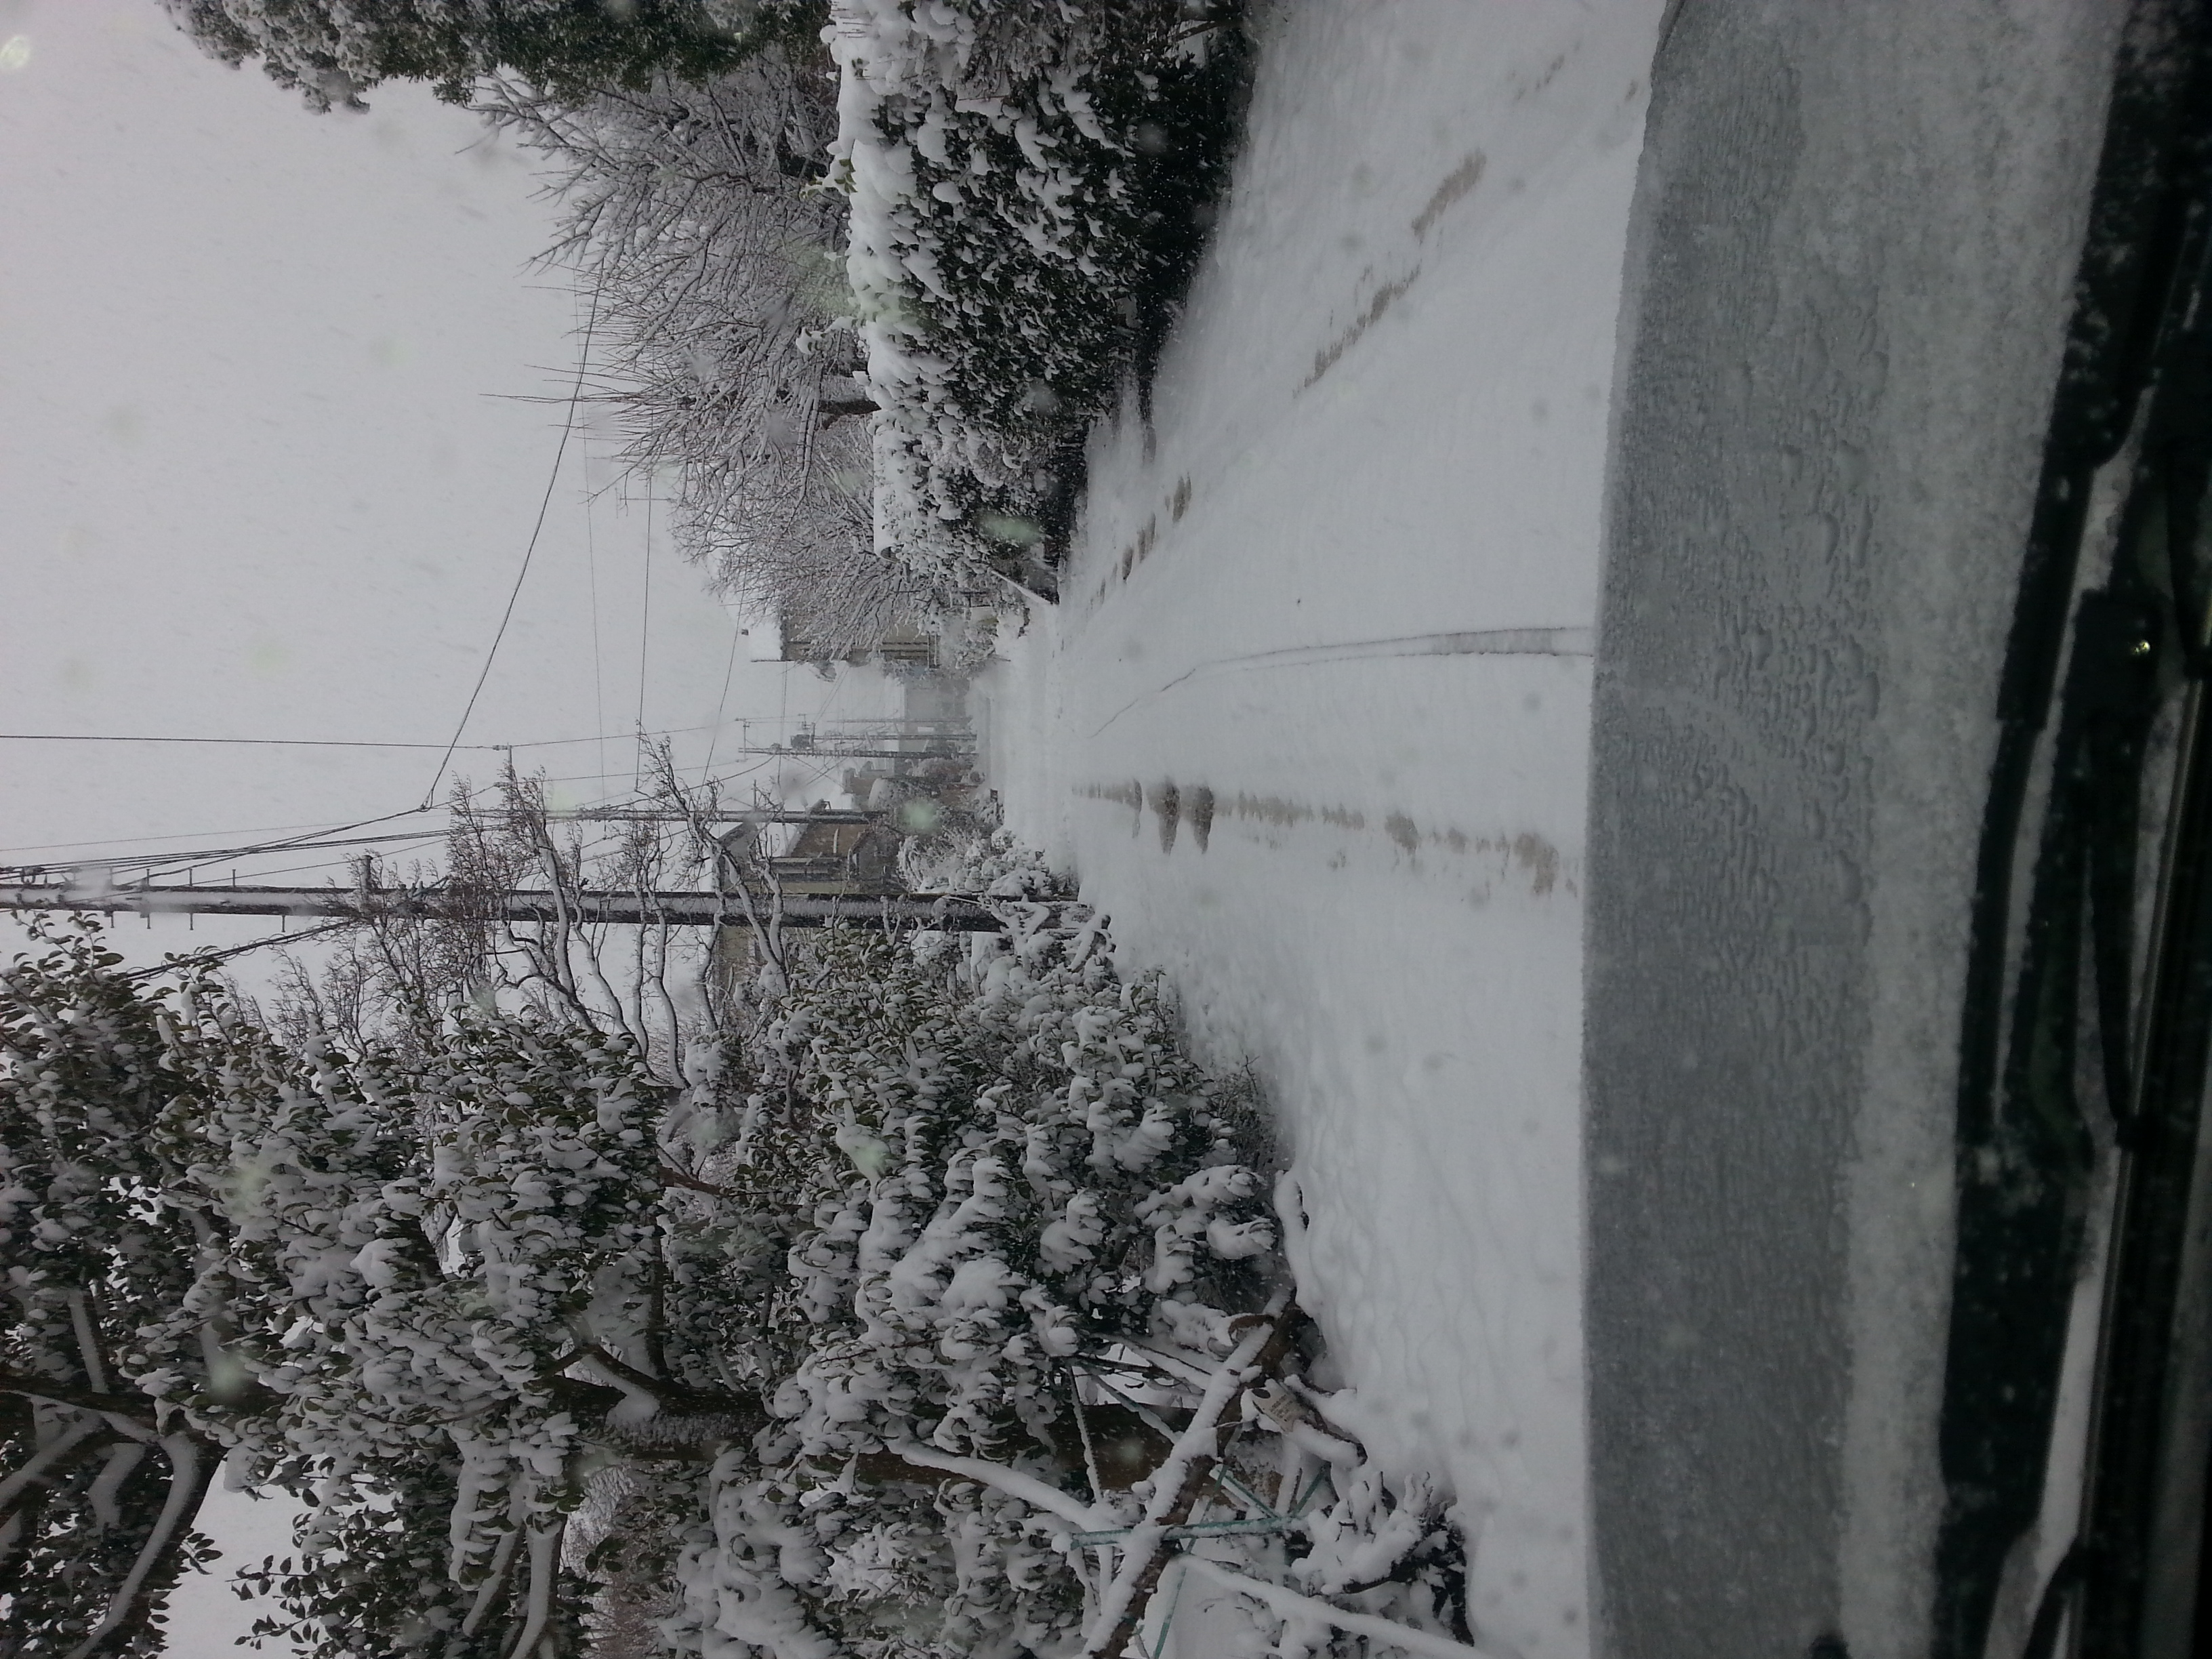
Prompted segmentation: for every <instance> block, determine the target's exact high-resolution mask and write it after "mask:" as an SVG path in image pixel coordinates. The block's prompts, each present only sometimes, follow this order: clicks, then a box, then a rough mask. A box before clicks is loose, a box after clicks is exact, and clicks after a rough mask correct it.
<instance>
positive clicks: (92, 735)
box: [0, 732, 509, 755]
mask: <svg viewBox="0 0 2212 1659" xmlns="http://www.w3.org/2000/svg"><path fill="white" fill-rule="evenodd" d="M0 743H216V744H253V745H269V746H272V747H277V748H286V749H443V750H446V752H447V754H448V755H450V754H452V753H453V749H452V748H449V747H448V746H447V745H446V744H441V743H373V742H370V741H369V740H368V739H367V738H161V737H141V736H114V735H111V734H109V733H106V732H0ZM455 746H456V747H459V748H462V749H489V750H500V749H505V748H507V747H508V746H509V745H507V744H503V743H465V744H458V745H455Z"/></svg>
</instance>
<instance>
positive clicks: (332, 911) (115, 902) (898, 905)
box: [0, 883, 1006, 933]
mask: <svg viewBox="0 0 2212 1659" xmlns="http://www.w3.org/2000/svg"><path fill="white" fill-rule="evenodd" d="M754 906H755V908H756V909H757V910H759V911H760V912H761V913H762V914H763V915H767V913H768V912H769V911H770V910H771V909H773V910H774V911H775V913H776V915H777V916H778V918H779V919H780V920H781V922H782V924H783V926H785V927H825V926H827V925H829V923H831V922H839V923H842V924H843V925H844V926H846V927H860V928H866V929H869V930H871V931H875V932H891V931H895V930H896V929H899V928H902V927H928V928H934V929H936V930H937V931H939V932H940V933H1001V932H1003V931H1004V930H1005V928H1006V923H1005V922H1003V921H1000V919H999V917H998V916H997V915H995V914H994V913H993V912H992V911H991V910H990V909H988V908H986V907H985V906H984V905H983V904H981V902H978V901H976V900H975V899H973V898H968V897H963V896H945V897H924V896H915V895H913V894H901V895H896V896H883V897H878V896H872V895H858V894H856V895H853V896H842V895H841V896H817V895H813V894H793V895H791V896H787V897H784V898H781V899H775V898H770V897H768V896H756V898H755V901H754ZM0 910H98V911H101V912H104V913H106V914H107V915H117V914H124V915H143V916H173V915H202V916H209V915H214V916H336V917H338V918H340V919H358V920H362V921H366V920H368V918H370V917H372V916H425V917H436V916H454V917H458V918H464V919H466V920H470V921H477V920H483V921H509V922H540V923H550V922H558V921H569V922H574V923H578V924H593V923H599V922H612V923H617V924H627V925H629V926H633V927H635V926H638V925H641V924H643V925H646V926H663V925H665V926H669V927H750V925H751V923H750V921H748V920H747V918H746V915H745V908H744V901H743V899H742V898H741V897H740V896H738V895H737V894H736V893H733V892H725V893H714V892H658V893H637V892H629V893H621V892H592V891H589V890H586V891H584V892H581V893H556V892H551V891H544V890H541V891H537V892H511V893H504V894H499V895H495V896H492V895H487V896H483V897H477V896H471V897H470V898H468V899H466V900H465V901H461V902H455V901H454V900H453V898H452V897H451V896H448V895H446V894H443V893H441V892H439V891H438V890H435V889H430V890H420V889H399V890H384V889H370V890H362V889H349V888H341V887H252V886H242V887H152V886H148V887H133V888H117V889H110V890H107V891H105V892H94V891H92V890H84V889H77V888H72V887H69V886H64V885H61V884H52V883H49V884H40V885H38V886H33V887H7V888H0Z"/></svg>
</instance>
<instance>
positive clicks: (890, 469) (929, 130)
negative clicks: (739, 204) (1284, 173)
mask: <svg viewBox="0 0 2212 1659" xmlns="http://www.w3.org/2000/svg"><path fill="white" fill-rule="evenodd" d="M1236 10H1237V8H1236V7H1235V6H1234V5H1233V4H1231V3H1226V0H1224V3H1218V4H1217V3H1204V0H1201V3H1197V4H1192V3H1187V0H1122V3H1115V4H1081V5H1078V4H1068V3H1062V0H1018V3H1006V0H835V3H834V4H833V6H832V9H831V19H832V21H831V27H830V34H829V40H830V49H831V52H833V53H834V54H835V56H836V60H837V64H838V67H839V70H840V71H841V74H842V82H841V91H840V95H839V106H838V130H837V143H836V155H837V167H836V172H835V173H834V175H833V177H834V179H835V181H836V183H837V184H838V185H840V186H841V187H842V189H843V190H844V191H846V193H847V195H848V197H849V198H850V202H851V209H852V222H851V228H850V232H849V244H848V254H847V258H848V269H849V271H850V275H851V281H852V288H853V292H854V297H855V300H856V301H857V303H858V306H859V307H860V318H861V327H860V332H861V337H862V339H863V341H864V342H865V344H866V353H867V368H868V375H869V381H870V384H871V385H872V387H873V389H874V393H875V398H876V401H877V402H878V404H880V405H881V406H882V409H883V411H884V412H883V413H882V414H881V415H879V416H878V417H877V420H876V422H875V426H876V432H875V446H876V450H875V453H876V480H875V485H876V495H875V500H876V535H877V538H878V544H880V545H883V546H884V547H887V548H890V549H892V550H896V553H897V555H898V556H899V557H900V558H901V559H902V560H903V561H904V562H906V563H907V564H908V565H909V566H910V567H911V568H914V569H915V570H917V571H920V572H921V573H923V574H927V576H929V577H931V578H932V579H933V580H940V581H944V582H946V583H947V584H949V585H952V586H975V585H976V583H977V581H978V579H979V578H980V577H981V576H982V575H984V574H987V573H988V572H990V571H992V570H997V571H999V572H1000V573H1002V574H1005V573H1013V574H1019V575H1021V576H1022V578H1023V579H1024V580H1026V581H1029V582H1030V583H1033V584H1034V583H1039V582H1042V581H1045V580H1047V578H1046V576H1045V574H1044V569H1045V567H1044V565H1043V563H1042V561H1041V560H1040V558H1039V556H1038V555H1039V554H1040V552H1042V551H1044V550H1042V549H1040V548H1039V545H1038V544H1040V542H1041V541H1042V539H1043V538H1045V536H1046V535H1047V533H1048V530H1049V529H1050V527H1051V526H1052V524H1053V522H1054V520H1055V519H1056V518H1057V517H1058V516H1060V514H1061V513H1064V511H1065V507H1066V500H1067V492H1068V491H1069V490H1070V489H1072V488H1073V483H1074V482H1075V480H1074V471H1075V469H1076V468H1077V467H1078V466H1079V463H1080V451H1081V445H1082V437H1083V433H1084V431H1085V428H1086V426H1087V425H1088V423H1089V422H1090V420H1091V417H1092V416H1095V415H1096V414H1097V413H1098V412H1099V411H1100V410H1103V408H1105V407H1106V406H1107V404H1109V401H1110V400H1111V398H1113V397H1114V395H1115V389H1116V387H1117V386H1118V384H1119V382H1120V380H1121V376H1122V375H1123V374H1124V373H1125V372H1126V371H1127V369H1128V368H1129V367H1130V365H1131V363H1132V362H1133V360H1134V359H1135V358H1136V357H1137V356H1138V355H1139V351H1140V349H1142V348H1143V347H1144V346H1145V344H1146V342H1147V340H1148V339H1152V340H1156V338H1157V336H1158V332H1159V331H1160V329H1161V328H1162V327H1163V326H1164V319H1163V318H1162V316H1161V314H1160V308H1161V305H1162V302H1163V299H1164V294H1165V292H1166V290H1167V289H1169V288H1170V287H1171V286H1172V284H1173V283H1174V281H1175V280H1176V277H1177V276H1178V275H1179V274H1180V273H1182V271H1184V270H1187V268H1188V264H1189V262H1190V260H1191V258H1193V256H1194V249H1195V245H1196V240H1197V235H1198V232H1199V222H1200V219H1202V217H1203V216H1204V214H1205V212H1206V208H1207V204H1208V203H1209V202H1210V200H1211V197H1212V194H1213V193H1214V191H1215V190H1216V188H1217V187H1218V180H1219V173H1220V167H1221V164H1222V160H1223V153H1224V151H1225V147H1226V136H1227V131H1228V126H1229V112H1230V108H1231V103H1232V101H1233V87H1234V83H1235V74H1234V70H1233V61H1232V60H1233V58H1234V56H1235V50H1236V46H1237V36H1236V33H1235V21H1234V15H1235V12H1236Z"/></svg>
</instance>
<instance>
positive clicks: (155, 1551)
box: [0, 923, 255, 1659]
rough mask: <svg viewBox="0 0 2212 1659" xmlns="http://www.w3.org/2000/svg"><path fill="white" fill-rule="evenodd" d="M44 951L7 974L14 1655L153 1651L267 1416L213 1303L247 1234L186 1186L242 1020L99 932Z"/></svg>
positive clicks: (6, 1599)
mask: <svg viewBox="0 0 2212 1659" xmlns="http://www.w3.org/2000/svg"><path fill="white" fill-rule="evenodd" d="M33 944H34V945H36V946H37V947H39V948H40V954H38V955H36V956H34V957H27V958H19V959H18V960H16V961H15V963H12V964H11V965H9V966H8V967H7V968H5V969H0V1260H4V1261H5V1264H6V1266H5V1271H4V1279H0V1285H3V1286H4V1288H0V1320H4V1322H5V1323H4V1326H0V1472H4V1473H0V1628H4V1631H5V1634H4V1635H0V1653H9V1654H15V1653H25V1654H30V1653H48V1654H61V1653H74V1654H79V1655H82V1656H86V1659H89V1656H92V1655H94V1654H100V1655H119V1654H125V1653H141V1652H150V1651H154V1650H155V1649H156V1648H157V1647H158V1645H159V1636H158V1632H157V1631H156V1629H155V1620H156V1613H157V1609H158V1607H159V1604H160V1601H161V1597H162V1596H163V1595H164V1594H165V1593H166V1591H167V1589H168V1587H169V1585H170V1584H171V1583H173V1582H174V1581H175V1579H176V1577H177V1576H178V1575H179V1573H180V1572H182V1571H185V1570H187V1569H188V1568H189V1567H191V1565H193V1564H194V1563H195V1562H196V1561H197V1559H200V1558H201V1557H202V1556H203V1555H204V1553H205V1551H206V1548H207V1544H206V1541H205V1540H204V1539H203V1538H201V1537H199V1536H198V1535H197V1534H195V1533H193V1531H192V1530H191V1521H192V1518H193V1516H194V1515H195V1514H196V1513H197V1507H198V1501H199V1496H200V1494H201V1493H202V1492H204V1489H205V1486H206V1483H207V1480H208V1479H209V1478H210V1475H211V1474H212V1473H213V1470H214V1468H215V1464H216V1461H217V1459H218V1457H219V1456H220V1452H219V1450H218V1449H217V1447H216V1441H215V1439H214V1438H213V1437H212V1435H211V1433H210V1426H209V1425H210V1424H212V1423H214V1422H218V1421H228V1420H236V1419H239V1418H240V1417H242V1416H246V1415H250V1414H251V1413H252V1409H253V1407H254V1405H255V1401H254V1398H253V1390H252V1389H251V1388H250V1387H248V1386H247V1385H246V1380H245V1379H244V1377H243V1376H242V1374H241V1373H240V1370H239V1369H238V1367H237V1366H236V1365H235V1364H233V1363H232V1362H231V1360H230V1358H229V1356H228V1342H229V1340H230V1339H231V1336H232V1334H233V1333H234V1329H235V1328H236V1325H237V1322H238V1321H239V1320H240V1318H241V1317H243V1316H250V1310H246V1309H242V1308H240V1307H239V1306H237V1305H234V1304H230V1303H228V1302H227V1301H225V1300H224V1299H223V1298H221V1297H210V1296H197V1297H196V1296H195V1291H197V1289H198V1288H199V1286H198V1280H199V1277H200V1275H201V1273H203V1272H204V1270H205V1269H206V1268H207V1267H209V1266H210V1264H211V1263H213V1262H216V1261H220V1260H221V1259H222V1255H223V1254H224V1252H225V1250H226V1249H227V1247H228V1225H227V1223H226V1220H225V1218H223V1216H222V1213H221V1212H220V1209H219V1207H218V1206H216V1204H215V1203H214V1202H213V1201H212V1200H211V1199H210V1196H209V1194H206V1193H204V1191H197V1190H195V1189H193V1188H191V1186H190V1185H189V1184H188V1183H186V1182H184V1181H182V1179H181V1175H182V1171H183V1170H184V1168H185V1165H186V1164H188V1163H190V1162H191V1161H192V1160H193V1159H194V1158H196V1157H197V1139H196V1138H197V1133H198V1127H199V1122H200V1115H201V1113H202V1110H203V1109H204V1106H205V1105H206V1103H207V1100H208V1094H207V1089H206V1068H205V1065H204V1062H205V1061H206V1060H207V1059H208V1056H209V1055H210V1054H211V1053H212V1052H215V1051H219V1050H220V1049H222V1048H224V1047H225V1046H227V1044H228V1034H229V1029H230V1024H229V1022H230V1018H231V1011H228V1010H227V1009H224V1008H222V1006H220V1005H219V1004H216V1003H211V1002H210V1000H208V999H210V997H211V996H212V995H213V993H212V991H211V989H210V987H208V986H207V985H205V984H204V983H199V984H192V985H188V986H187V987H185V988H183V989H182V990H179V991H177V992H175V993H173V994H171V995H169V996H167V997H155V996H150V995H147V994H143V993H142V992H141V991H140V990H139V989H138V988H137V987H136V986H134V985H133V984H131V982H130V981H127V980H125V979H124V978H122V977H121V976H120V975H118V974H117V973H116V971H115V969H116V964H117V963H118V957H116V956H115V955H114V954H113V953H112V952H111V951H106V950H105V949H104V948H103V947H102V945H101V944H100V939H99V937H98V934H97V933H96V931H95V930H94V929H93V928H91V927H88V926H86V927H80V926H76V925H75V924H66V923H65V924H62V925H60V926H58V927H52V928H49V929H42V930H36V931H34V933H33ZM185 1405H189V1407H191V1412H190V1413H187V1412H185V1411H184V1410H180V1409H179V1407H183V1406H185ZM194 1414H197V1416H198V1417H200V1418H203V1419H205V1420H204V1421H195V1420H193V1418H194Z"/></svg>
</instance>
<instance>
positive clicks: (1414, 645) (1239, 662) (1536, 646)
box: [1091, 628, 1597, 738]
mask: <svg viewBox="0 0 2212 1659" xmlns="http://www.w3.org/2000/svg"><path fill="white" fill-rule="evenodd" d="M1596 642H1597V630H1596V629H1591V628H1492V629H1480V630H1477V631H1474V632H1471V633H1457V634H1409V635H1406V636H1404V637H1403V638H1400V639H1391V640H1360V641H1353V642H1351V643H1348V644H1344V645H1300V646H1292V647H1288V648H1287V649H1285V650H1280V651H1257V652H1255V653H1252V654H1251V655H1249V656H1245V657H1222V658H1218V659H1216V660H1214V661H1212V662H1207V663H1200V665H1198V666H1197V667H1195V668H1187V669H1185V670H1184V671H1182V673H1180V674H1178V675H1176V677H1175V678H1173V679H1171V680H1170V681H1168V682H1167V683H1166V684H1164V685H1156V686H1154V687H1153V688H1152V690H1149V691H1144V692H1139V694H1138V695H1137V696H1133V697H1132V698H1130V699H1129V701H1128V702H1125V703H1123V704H1122V705H1121V707H1120V708H1117V709H1115V711H1114V712H1113V713H1112V714H1109V715H1108V716H1107V717H1106V718H1105V719H1104V720H1101V721H1100V722H1099V723H1098V725H1097V726H1096V727H1095V728H1093V730H1092V731H1091V736H1092V737H1094V738H1096V737H1099V736H1102V735H1103V733H1104V732H1105V731H1106V728H1107V727H1108V726H1111V725H1113V724H1114V722H1115V721H1116V720H1120V719H1121V716H1122V715H1124V714H1127V713H1128V712H1129V711H1130V710H1131V709H1133V708H1136V707H1137V706H1138V705H1139V703H1145V702H1151V701H1152V699H1153V698H1154V697H1160V696H1166V695H1167V694H1168V693H1169V692H1170V691H1172V690H1175V689H1176V687H1177V686H1180V685H1187V684H1190V683H1191V682H1193V681H1195V680H1206V679H1212V678H1214V677H1215V676H1217V675H1220V674H1242V673H1249V671H1252V670H1254V669H1259V668H1304V667H1306V666H1308V665H1312V664H1317V663H1331V662H1351V661H1355V660H1357V659H1361V658H1366V657H1587V656H1589V655H1591V654H1592V653H1594V651H1595V647H1596Z"/></svg>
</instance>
